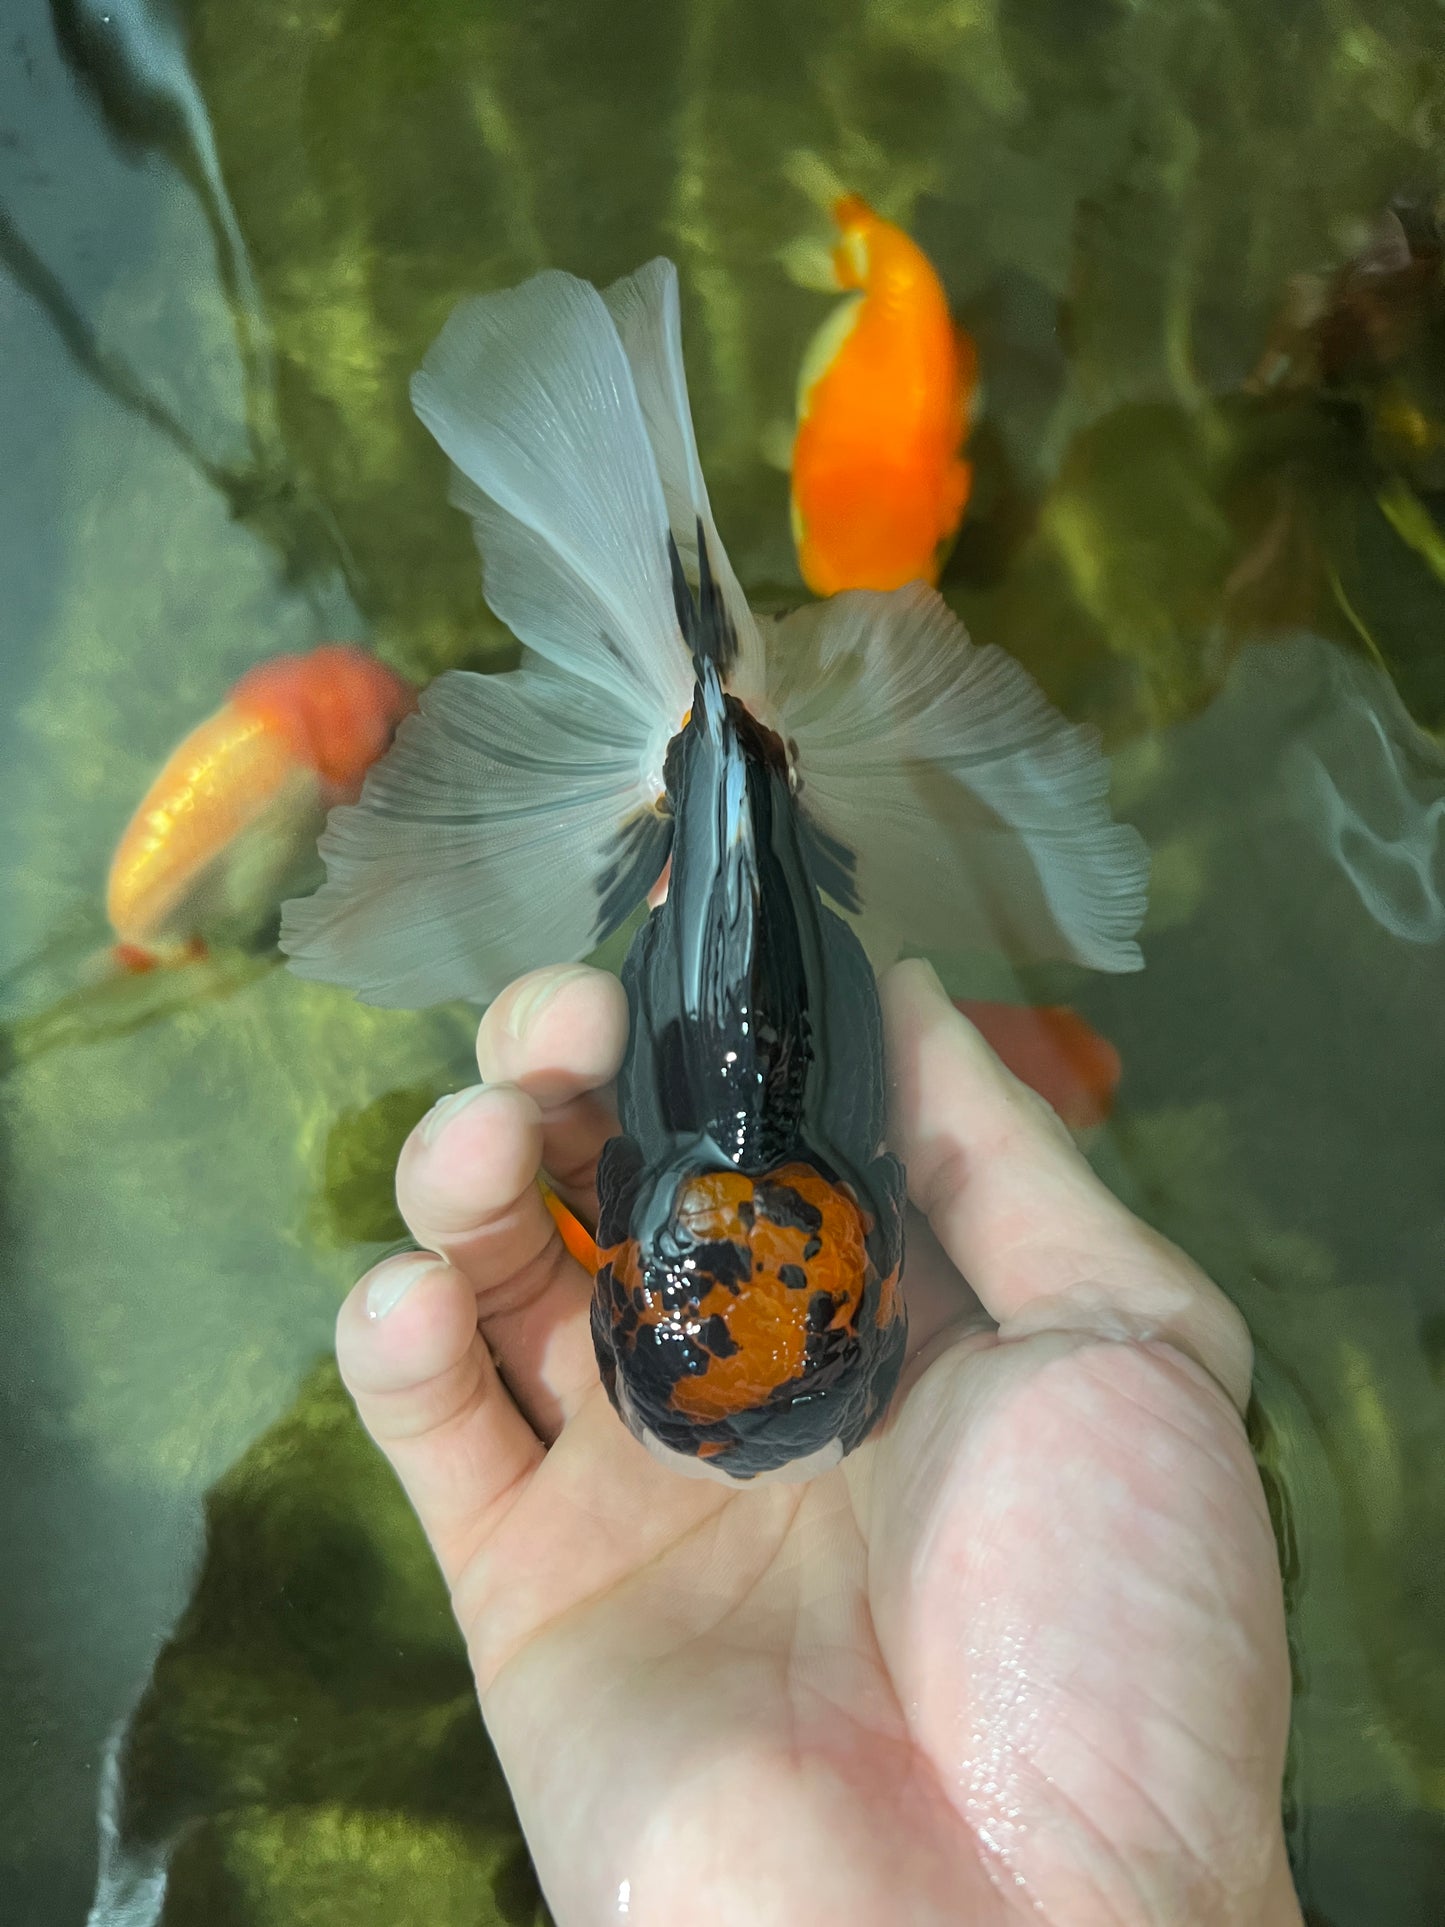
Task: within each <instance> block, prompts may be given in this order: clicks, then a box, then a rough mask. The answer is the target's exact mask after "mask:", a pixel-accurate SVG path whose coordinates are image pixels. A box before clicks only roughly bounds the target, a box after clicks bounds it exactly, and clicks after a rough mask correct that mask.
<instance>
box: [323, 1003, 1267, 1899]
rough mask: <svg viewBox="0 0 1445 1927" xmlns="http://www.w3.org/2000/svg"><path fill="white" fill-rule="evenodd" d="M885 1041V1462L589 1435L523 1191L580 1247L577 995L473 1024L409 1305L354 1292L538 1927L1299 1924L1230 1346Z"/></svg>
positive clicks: (350, 1370)
mask: <svg viewBox="0 0 1445 1927" xmlns="http://www.w3.org/2000/svg"><path fill="white" fill-rule="evenodd" d="M884 1003H885V1015H886V1018H887V1022H888V1030H889V1040H888V1041H889V1059H890V1065H891V1068H892V1071H893V1074H894V1078H895V1082H896V1090H895V1102H894V1126H893V1130H894V1137H895V1143H896V1148H897V1149H898V1151H899V1152H900V1154H901V1155H902V1156H903V1157H904V1159H905V1160H906V1162H907V1164H908V1167H909V1179H910V1188H911V1193H912V1197H913V1200H914V1202H915V1204H916V1205H917V1206H918V1207H919V1208H920V1210H922V1211H923V1212H925V1213H926V1214H927V1216H928V1218H929V1219H930V1220H931V1224H932V1228H933V1233H935V1234H936V1239H937V1242H936V1243H935V1242H934V1238H933V1237H932V1236H930V1235H929V1234H928V1233H927V1232H925V1231H921V1228H920V1234H919V1235H917V1236H915V1238H914V1245H913V1252H912V1255H911V1256H910V1259H909V1265H908V1271H907V1276H906V1279H905V1289H906V1292H907V1296H908V1299H909V1305H910V1313H911V1316H912V1321H913V1331H914V1343H915V1358H914V1363H913V1366H912V1367H911V1369H910V1372H909V1374H908V1376H907V1378H906V1379H905V1384H904V1388H903V1390H902V1392H901V1393H900V1396H899V1398H898V1400H897V1402H896V1404H895V1408H894V1411H893V1414H892V1416H891V1418H890V1421H889V1424H888V1426H887V1427H886V1429H885V1430H884V1432H883V1433H882V1434H881V1436H879V1437H878V1438H877V1439H876V1440H874V1441H871V1442H870V1443H869V1444H867V1445H865V1446H864V1447H863V1448H862V1449H861V1450H859V1451H858V1452H857V1453H855V1454H854V1455H853V1456H852V1457H851V1458H850V1459H848V1460H846V1461H845V1462H844V1464H843V1465H842V1466H841V1467H840V1468H838V1469H837V1470H836V1471H834V1472H831V1473H829V1474H828V1475H826V1476H825V1477H823V1478H819V1479H816V1480H814V1481H812V1482H811V1483H808V1484H804V1485H787V1484H771V1485H763V1486H756V1487H749V1488H742V1489H732V1488H728V1487H725V1486H722V1485H720V1484H714V1483H711V1482H695V1481H691V1480H687V1479H684V1478H681V1477H679V1476H678V1474H677V1473H676V1472H675V1471H673V1470H671V1469H669V1468H666V1467H664V1466H661V1465H658V1464H657V1463H655V1462H654V1461H653V1460H652V1459H651V1458H649V1456H648V1455H647V1453H646V1452H645V1451H644V1450H643V1449H642V1448H641V1447H640V1446H639V1445H637V1444H636V1443H635V1442H634V1441H633V1440H632V1439H631V1438H630V1437H629V1435H628V1434H627V1433H626V1432H625V1431H624V1429H623V1427H622V1425H621V1424H620V1422H619V1421H618V1419H617V1418H616V1417H615V1415H614V1414H613V1412H612V1409H611V1407H610V1406H609V1404H608V1402H607V1399H606V1396H605V1394H604V1393H603V1391H602V1389H601V1386H600V1384H599V1382H598V1377H597V1370H596V1365H595V1363H594V1361H593V1357H592V1348H591V1339H590V1334H589V1331H588V1326H587V1303H588V1291H589V1280H588V1279H587V1278H586V1275H585V1274H584V1273H583V1271H582V1270H581V1268H580V1267H579V1266H577V1265H576V1264H575V1263H574V1262H573V1261H572V1260H571V1259H570V1258H569V1257H568V1256H567V1255H566V1252H565V1251H564V1250H563V1248H562V1245H561V1242H560V1239H559V1238H558V1236H557V1234H556V1231H555V1228H554V1226H553V1223H552V1220H551V1218H550V1216H549V1215H548V1213H547V1211H546V1208H545V1206H544V1204H543V1203H542V1200H541V1196H540V1193H539V1192H538V1190H537V1187H536V1184H535V1182H534V1180H535V1177H536V1174H537V1171H538V1168H539V1165H540V1166H544V1167H545V1168H546V1170H547V1171H548V1172H549V1174H550V1175H551V1176H552V1178H553V1180H554V1182H555V1184H556V1186H557V1188H558V1189H559V1190H560V1191H561V1192H562V1193H563V1195H564V1196H566V1197H567V1198H568V1199H569V1200H570V1201H572V1202H574V1203H576V1204H577V1205H578V1207H579V1208H580V1209H582V1210H583V1211H584V1213H585V1212H587V1211H589V1210H590V1209H591V1208H592V1207H593V1204H594V1200H593V1198H592V1195H591V1185H592V1176H593V1170H594V1167H595V1163H596V1158H597V1154H598V1151H599V1150H600V1148H601V1146H602V1144H603V1142H604V1141H605V1139H606V1138H607V1137H608V1136H609V1135H610V1134H611V1133H612V1131H613V1130H615V1128H616V1124H615V1118H614V1117H613V1115H612V1113H611V1112H610V1110H609V1108H608V1098H607V1085H608V1082H609V1080H610V1079H611V1077H612V1075H613V1074H614V1072H615V1070H616V1067H617V1064H618V1062H619V1060H620V1057H621V1051H622V1046H623V1042H624V1038H625V1025H626V1007H625V1002H624V1000H623V999H622V997H621V993H620V989H619V987H618V986H617V985H616V983H615V981H614V980H612V979H610V978H608V977H605V976H603V975H601V974H600V973H596V972H591V971H585V970H576V971H553V972H540V973H537V974H536V975H534V976H533V977H530V978H526V979H523V980H522V981H521V982H520V983H518V984H517V985H514V986H513V987H512V989H511V990H510V991H509V992H507V993H506V995H505V996H504V997H503V998H501V999H499V1000H498V1001H497V1003H496V1004H494V1005H493V1006H492V1008H491V1009H490V1010H489V1011H488V1013H487V1017H486V1019H485V1021H484V1023H483V1025H482V1030H481V1035H480V1038H479V1042H478V1056H479V1061H480V1064H481V1068H482V1073H483V1076H484V1078H485V1079H486V1080H487V1082H486V1085H485V1087H484V1088H482V1089H481V1090H479V1091H477V1092H474V1093H461V1094H459V1096H458V1097H456V1098H453V1099H450V1100H447V1101H446V1102H445V1103H444V1104H443V1105H442V1106H440V1107H438V1110H437V1111H435V1112H433V1113H432V1114H431V1116H430V1118H429V1119H427V1120H424V1122H423V1124H422V1125H421V1126H419V1127H418V1130H417V1132H416V1133H415V1134H414V1135H413V1137H412V1139H411V1141H410V1142H409V1143H408V1145H407V1147H406V1150H405V1151H404V1152H403V1155H402V1160H401V1167H400V1171H399V1175H398V1196H399V1198H400V1201H401V1205H402V1209H403V1211H404V1213H405V1215H406V1218H407V1221H408V1223H409V1224H410V1226H411V1227H412V1230H413V1232H414V1234H415V1236H416V1238H417V1240H418V1242H419V1243H421V1244H422V1245H424V1246H426V1247H427V1248H428V1249H429V1250H432V1251H435V1252H438V1253H441V1254H444V1256H445V1260H446V1262H445V1263H438V1262H437V1261H436V1260H435V1259H430V1260H428V1259H425V1258H419V1257H417V1256H415V1255H411V1256H403V1257H399V1258H394V1259H391V1260H388V1261H387V1263H386V1264H384V1265H382V1266H380V1267H378V1269H377V1270H376V1271H374V1272H373V1273H372V1274H371V1275H370V1277H369V1278H367V1279H365V1280H363V1281H362V1284H361V1285H359V1286H358V1287H357V1290H356V1291H355V1292H354V1293H353V1294H352V1296H351V1297H350V1298H349V1299H348V1301H347V1304H346V1306H345V1307H344V1308H343V1311H342V1314H341V1319H340V1325H339V1332H338V1349H339V1355H340V1359H341V1365H342V1370H343V1372H344V1374H345V1376H346V1379H347V1382H348V1384H349V1385H350V1387H351V1389H352V1391H353V1393H354V1394H355V1396H356V1399H357V1402H358V1406H359V1408H360V1410H361V1413H362V1416H363V1418H364V1420H365V1422H366V1424H367V1425H368V1427H369V1428H370V1430H371V1431H372V1433H373V1435H374V1436H375V1437H376V1439H377V1441H378V1443H379V1444H380V1445H381V1446H382V1448H383V1449H384V1450H385V1451H386V1453H387V1454H388V1456H389V1457H390V1459H391V1460H392V1463H393V1464H394V1466H395V1467H396V1469H397V1471H398V1473H399V1474H400V1476H401V1478H402V1480H403V1481H404V1483H405V1485H406V1488H407V1490H408V1492H409V1494H410V1495H411V1498H412V1501H413V1503H414V1505H415V1506H416V1509H417V1512H418V1514H419V1515H420V1517H421V1520H422V1523H423V1525H424V1526H425V1528H426V1530H427V1533H428V1536H429V1537H430V1539H431V1542H432V1545H433V1546H434V1548H435V1550H436V1553H437V1556H438V1558H439V1560H440V1562H441V1564H442V1567H443V1569H444V1571H445V1573H446V1575H447V1578H448V1581H449V1582H450V1584H451V1587H452V1592H453V1600H454V1604H455V1607H456V1612H457V1616H458V1619H459V1621H460V1623H461V1625H462V1628H463V1631H464V1632H465V1634H466V1636H467V1640H468V1644H469V1647H470V1650H471V1654H472V1658H473V1662H474V1664H475V1667H476V1672H477V1679H478V1684H479V1688H480V1692H481V1698H482V1707H483V1711H484V1713H485V1716H486V1720H487V1725H488V1728H489V1730H490V1732H491V1735H492V1738H493V1741H494V1743H495V1745H496V1748H497V1751H498V1754H499V1756H500V1758H501V1760H502V1763H503V1765H504V1767H505V1769H506V1772H507V1775H508V1779H509V1781H510V1783H511V1786H512V1790H513V1793H514V1795H515V1798H516V1802H517V1807H518V1811H519V1813H520V1815H521V1819H522V1823H523V1826H524V1828H525V1830H526V1833H527V1838H528V1842H529V1844H530V1846H531V1849H532V1853H533V1857H534V1859H535V1862H536V1865H537V1868H538V1872H539V1875H540V1877H541V1880H542V1884H543V1887H544V1890H545V1892H546V1894H547V1897H548V1901H549V1903H550V1905H551V1907H552V1909H553V1911H554V1913H555V1915H556V1917H557V1919H558V1921H559V1922H560V1923H561V1924H562V1927H574V1924H575V1927H590V1924H591V1923H594V1922H596V1923H601V1922H604V1921H609V1922H611V1921H617V1920H626V1921H628V1922H629V1923H639V1922H640V1923H648V1927H650V1924H651V1923H654V1922H655V1923H668V1927H675V1924H677V1923H683V1924H684V1927H712V1923H719V1924H721V1923H729V1927H731V1924H732V1923H737V1924H738V1927H754V1924H755V1923H756V1927H772V1923H777V1924H778V1927H783V1924H784V1923H786V1927H800V1924H802V1927H811V1923H813V1922H818V1923H820V1927H821V1923H828V1927H848V1924H849V1923H852V1922H855V1921H856V1922H860V1923H868V1924H869V1927H873V1924H874V1923H888V1927H893V1923H898V1927H904V1924H910V1927H911V1923H915V1922H916V1923H933V1922H950V1923H970V1924H971V1923H980V1924H981V1927H986V1923H990V1922H995V1921H998V1922H1003V1921H1009V1920H1013V1919H1018V1920H1020V1921H1024V1920H1030V1921H1039V1920H1043V1921H1045V1922H1052V1923H1058V1924H1059V1927H1092V1923H1096V1922H1098V1923H1110V1924H1111V1927H1114V1924H1116V1923H1117V1924H1118V1927H1123V1923H1134V1922H1139V1923H1144V1922H1149V1923H1156V1922H1157V1923H1170V1924H1171V1927H1173V1924H1174V1923H1179V1924H1180V1927H1213V1923H1216V1922H1219V1923H1223V1922H1231V1923H1234V1922H1238V1923H1256V1922H1261V1923H1262V1922H1268V1923H1271V1927H1272V1924H1273V1923H1275V1922H1295V1923H1297V1922H1298V1920H1299V1910H1298V1907H1297V1904H1296V1902H1295V1899H1294V1894H1293V1889H1292V1887H1291V1885H1290V1879H1289V1873H1288V1867H1287V1864H1286V1860H1285V1853H1284V1845H1283V1838H1282V1832H1281V1826H1280V1819H1279V1792H1280V1776H1281V1771H1282V1763H1283V1755H1284V1744H1285V1733H1286V1724H1287V1710H1288V1665H1287V1658H1286V1651H1285V1642H1284V1624H1283V1612H1282V1606H1281V1598H1280V1583H1279V1576H1278V1572H1277V1569H1276V1565H1275V1554H1274V1546H1273V1541H1272V1538H1271V1535H1270V1530H1269V1522H1268V1517H1267V1514H1266V1509H1265V1505H1264V1498H1263V1494H1262V1491H1261V1488H1260V1484H1259V1480H1258V1478H1257V1476H1256V1473H1255V1469H1254V1466H1253V1463H1252V1461H1251V1458H1250V1455H1249V1451H1248V1447H1247V1445H1246V1442H1245V1437H1244V1430H1243V1426H1242V1424H1241V1421H1240V1415H1239V1413H1240V1407H1241V1406H1242V1404H1243V1402H1244V1400H1245V1398H1246V1396H1247V1393H1248V1386H1249V1376H1250V1351H1249V1343H1248V1338H1247V1336H1246V1334H1245V1332H1244V1329H1243V1327H1242V1325H1241V1323H1240V1321H1239V1319H1238V1316H1237V1315H1236V1314H1235V1312H1234V1311H1233V1310H1232V1308H1231V1307H1230V1306H1229V1304H1228V1303H1227V1301H1226V1300H1225V1299H1224V1298H1223V1297H1222V1296H1221V1294H1220V1293H1219V1292H1217V1291H1216V1290H1215V1288H1214V1287H1213V1286H1212V1285H1211V1284H1210V1283H1209V1281H1208V1280H1207V1279H1206V1278H1204V1277H1203V1276H1202V1275H1201V1274H1200V1273H1199V1272H1198V1271H1197V1270H1196V1269H1195V1267H1194V1266H1193V1265H1192V1264H1191V1263H1190V1262H1189V1261H1188V1260H1187V1259H1186V1258H1185V1257H1184V1256H1183V1255H1182V1254H1181V1253H1180V1252H1178V1251H1177V1250H1175V1249H1174V1248H1173V1247H1172V1246H1170V1245H1168V1244H1167V1243H1165V1242H1164V1241H1163V1240H1162V1239H1160V1238H1158V1237H1157V1236H1156V1235H1155V1234H1154V1233H1152V1232H1150V1231H1149V1230H1147V1229H1146V1228H1145V1227H1144V1226H1142V1225H1140V1224H1139V1223H1138V1222H1137V1221H1136V1220H1134V1219H1133V1218H1132V1217H1130V1216H1129V1214H1128V1213H1127V1212H1125V1211H1124V1210H1123V1208H1122V1207H1121V1206H1120V1205H1119V1204H1118V1203H1117V1202H1116V1201H1115V1200H1114V1199H1113V1198H1112V1197H1111V1196H1110V1194H1109V1193H1108V1192H1107V1191H1106V1190H1104V1189H1103V1187H1101V1186H1100V1185H1099V1184H1098V1182H1097V1180H1096V1179H1095V1178H1094V1177H1093V1175H1092V1173H1091V1172H1090V1170H1089V1168H1088V1166H1087V1165H1086V1164H1085V1163H1084V1161H1083V1160H1082V1159H1081V1158H1080V1157H1079V1155H1078V1153H1077V1152H1076V1151H1075V1149H1074V1147H1073V1145H1072V1144H1071V1143H1070V1141H1069V1139H1068V1137H1067V1134H1066V1133H1065V1132H1064V1131H1063V1129H1062V1127H1061V1126H1059V1125H1058V1123H1057V1121H1056V1120H1055V1119H1054V1117H1053V1115H1052V1113H1051V1112H1049V1111H1048V1110H1047V1108H1046V1107H1045V1106H1044V1105H1042V1104H1041V1102H1040V1101H1039V1100H1037V1099H1035V1098H1034V1097H1033V1096H1032V1094H1031V1093H1030V1092H1028V1091H1027V1090H1025V1089H1024V1088H1023V1087H1022V1086H1021V1085H1019V1084H1018V1083H1017V1082H1016V1081H1015V1080H1014V1079H1013V1078H1011V1077H1010V1076H1009V1074H1008V1073H1007V1072H1006V1071H1005V1070H1004V1069H1003V1068H1002V1067H1001V1066H1000V1065H999V1064H998V1062H997V1060H996V1059H995V1058H994V1057H993V1056H992V1054H991V1053H990V1052H989V1051H988V1049H987V1047H986V1046H985V1045H984V1044H983V1042H982V1040H981V1039H980V1038H979V1037H978V1035H977V1033H976V1032H974V1031H973V1030H972V1029H971V1028H970V1026H969V1025H968V1024H967V1023H966V1022H965V1021H964V1019H962V1018H961V1017H959V1016H958V1015H957V1014H956V1013H955V1012H954V1011H953V1009H952V1007H951V1006H950V1005H949V1004H948V1002H947V1000H946V999H945V998H944V997H943V995H942V992H941V991H940V990H939V989H938V986H937V983H936V980H935V979H934V978H933V977H932V973H931V972H929V971H928V970H927V969H926V967H924V966H919V965H903V966H900V967H899V968H898V969H897V970H896V971H894V972H893V973H892V976H891V978H890V979H888V980H887V981H886V982H885V986H884ZM940 1247H941V1250H940ZM944 1253H946V1254H947V1259H951V1260H952V1265H949V1264H948V1262H947V1259H945V1258H944V1256H943V1254H944ZM955 1267H956V1269H954V1268H955ZM959 1273H962V1274H963V1275H965V1276H966V1277H967V1278H968V1279H969V1280H970V1282H971V1285H972V1287H973V1289H974V1291H976V1293H977V1294H978V1296H977V1298H974V1296H973V1294H972V1292H970V1291H969V1290H968V1288H967V1287H965V1286H964V1285H963V1284H962V1282H961V1280H960V1278H959V1275H958V1274H959ZM980 1306H981V1307H982V1310H981V1309H980ZM995 1321H996V1322H995Z"/></svg>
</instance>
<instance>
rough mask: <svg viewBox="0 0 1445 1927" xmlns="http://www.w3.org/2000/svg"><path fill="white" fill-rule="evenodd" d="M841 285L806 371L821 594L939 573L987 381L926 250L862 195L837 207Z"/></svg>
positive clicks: (811, 500) (800, 536) (796, 505)
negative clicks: (981, 380)
mask: <svg viewBox="0 0 1445 1927" xmlns="http://www.w3.org/2000/svg"><path fill="white" fill-rule="evenodd" d="M833 218H834V220H835V221H836V223H837V226H838V232H839V240H838V244H837V246H836V248H835V249H834V250H833V255H832V261H833V271H834V275H835V277H836V280H837V285H838V286H839V288H841V289H845V290H850V291H851V292H850V293H849V296H848V299H847V300H846V301H844V302H843V303H841V304H840V306H839V307H838V308H836V309H835V310H834V312H833V314H832V315H831V316H830V317H829V319H828V320H827V321H826V322H825V323H824V324H823V326H822V327H821V328H820V329H819V331H818V333H817V335H816V336H815V337H814V339H813V342H812V345H811V346H810V348H809V349H808V352H807V354H806V356H805V357H804V361H803V367H802V372H801V374H800V376H799V380H798V424H797V434H796V437H795V439H794V442H793V459H792V477H793V486H792V513H793V540H794V542H795V544H796V546H797V551H798V567H799V568H800V569H801V571H802V574H803V580H804V581H805V582H806V583H807V585H808V587H809V588H810V589H812V590H813V591H814V593H815V594H817V595H833V594H835V593H836V592H837V591H838V590H840V589H896V588H900V587H901V586H902V585H903V584H904V583H907V582H930V583H931V582H936V581H937V580H938V572H939V569H940V568H941V567H942V565H943V562H944V560H945V558H946V556H947V553H948V547H949V544H950V543H951V542H952V539H953V537H954V535H955V534H956V533H957V530H958V525H959V523H960V521H961V520H962V519H963V511H964V508H965V507H966V505H967V503H968V496H969V490H970V488H971V486H972V481H973V471H972V469H971V467H970V465H969V463H968V462H966V461H965V460H964V459H963V457H962V454H961V452H960V451H961V450H962V447H963V443H964V439H965V437H966V436H967V434H968V428H969V416H970V411H971V408H972V405H973V398H974V390H975V387H976V384H977V380H978V358H977V355H976V353H975V350H974V346H973V342H972V340H971V339H970V338H969V336H968V335H967V334H965V333H964V332H963V330H962V329H960V328H958V327H956V326H955V324H954V321H953V317H952V316H951V315H950V313H949V310H948V299H947V297H946V295H945V294H944V292H943V288H942V286H941V285H940V283H939V279H938V276H937V275H936V274H935V273H934V270H933V267H932V264H931V263H930V261H929V259H928V257H927V255H925V254H924V253H923V251H922V249H921V248H919V247H918V246H917V245H916V243H914V242H913V241H911V240H910V239H909V237H908V236H907V235H906V234H905V233H904V232H903V230H902V229H901V228H898V227H895V226H894V225H893V224H892V223H891V222H890V221H885V220H882V219H880V217H879V216H878V215H876V214H875V213H874V212H873V210H872V209H871V208H870V207H869V206H868V204H867V203H866V202H865V201H863V200H860V199H859V197H858V196H857V195H856V194H848V195H844V196H843V197H842V198H841V199H840V200H838V201H837V202H836V204H835V205H834V208H833Z"/></svg>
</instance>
